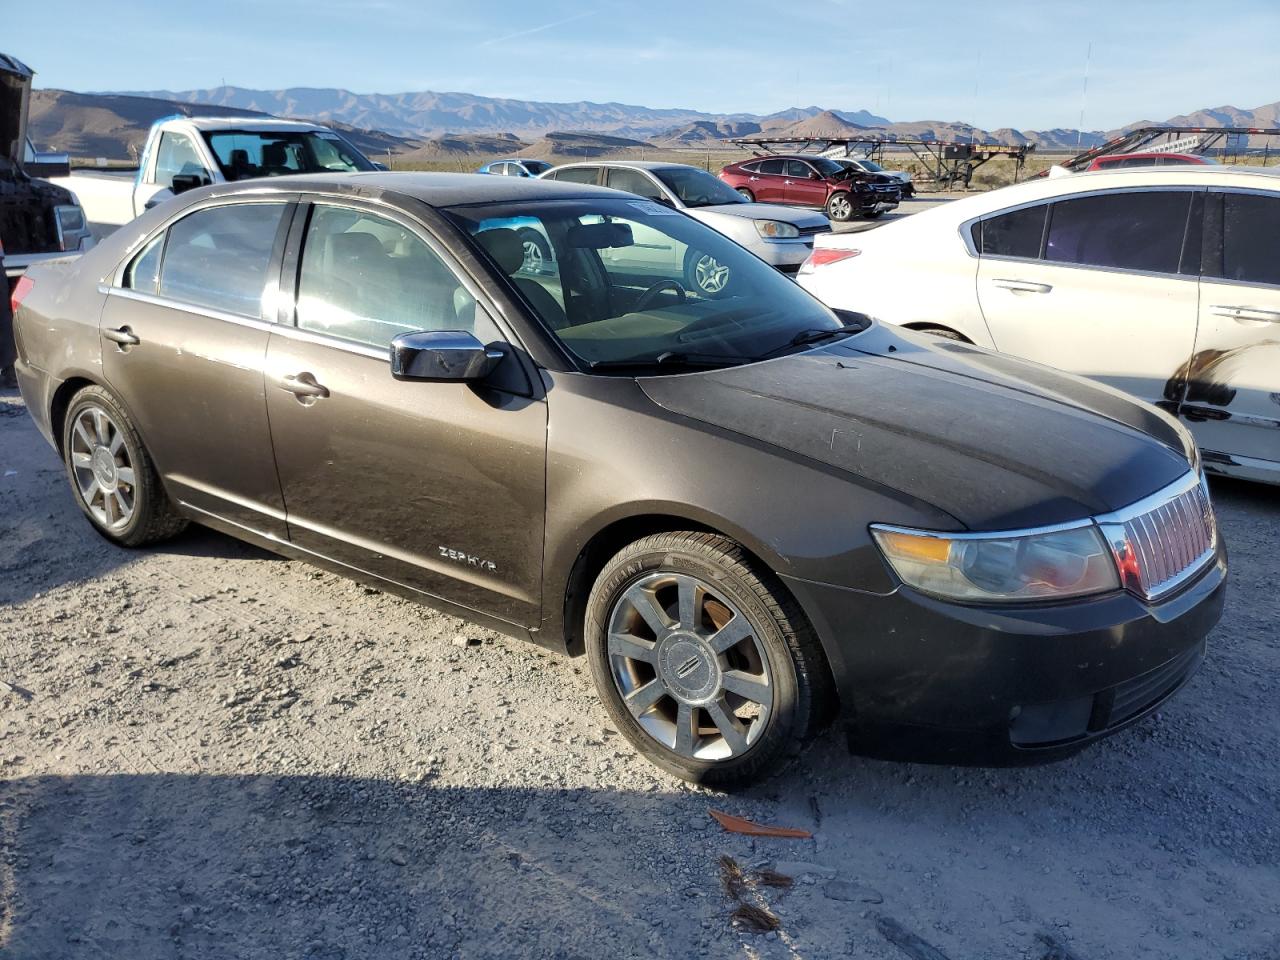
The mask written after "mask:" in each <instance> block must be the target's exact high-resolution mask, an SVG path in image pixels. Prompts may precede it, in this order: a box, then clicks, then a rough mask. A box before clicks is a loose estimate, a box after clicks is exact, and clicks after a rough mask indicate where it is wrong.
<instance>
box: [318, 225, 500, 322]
mask: <svg viewBox="0 0 1280 960" xmlns="http://www.w3.org/2000/svg"><path fill="white" fill-rule="evenodd" d="M517 249H519V246H518V245H517ZM297 323H298V327H299V328H301V329H303V330H311V331H314V332H316V333H323V334H327V335H329V336H333V337H339V338H341V339H343V340H350V341H353V342H355V343H361V344H366V345H368V346H372V347H386V346H388V345H389V344H390V343H391V340H392V339H393V338H394V337H396V336H397V335H399V334H401V333H412V332H415V331H419V330H467V331H470V332H473V333H475V334H476V335H477V336H479V337H480V338H481V339H482V340H484V341H485V342H489V341H491V340H495V339H498V332H497V329H496V328H495V327H494V326H493V324H492V321H490V320H488V318H487V317H485V316H484V315H483V314H482V313H481V314H479V315H477V309H476V301H475V298H474V297H472V296H471V294H470V293H468V292H467V290H466V288H465V287H463V286H462V284H461V283H459V282H458V278H457V277H456V276H455V275H454V273H453V271H452V270H450V269H449V268H448V266H446V265H445V263H444V262H443V261H442V260H441V259H440V258H439V257H438V256H436V254H435V253H434V252H433V251H432V250H431V248H430V247H428V246H427V244H426V243H425V242H424V241H423V240H422V238H421V237H419V236H418V235H417V234H415V233H414V232H413V231H411V230H410V229H409V228H408V227H405V226H402V225H400V224H398V223H396V222H395V221H392V220H387V219H385V218H383V217H378V216H374V215H373V214H370V213H365V212H363V211H360V210H352V209H349V208H347V207H335V206H328V205H324V204H320V205H317V206H316V207H315V209H314V211H313V212H312V214H311V222H310V224H309V225H308V227H307V239H306V246H305V247H304V248H303V251H302V272H301V275H300V276H299V278H298V306H297Z"/></svg>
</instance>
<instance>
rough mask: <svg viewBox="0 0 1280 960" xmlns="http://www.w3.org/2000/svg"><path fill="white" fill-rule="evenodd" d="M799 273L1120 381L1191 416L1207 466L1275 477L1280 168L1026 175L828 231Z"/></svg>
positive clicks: (854, 300) (909, 317)
mask: <svg viewBox="0 0 1280 960" xmlns="http://www.w3.org/2000/svg"><path fill="white" fill-rule="evenodd" d="M798 279H799V282H800V283H801V285H803V286H804V287H805V288H806V289H808V290H809V291H810V292H811V293H813V294H814V295H815V296H817V297H818V298H819V299H821V300H823V301H825V302H826V303H827V304H829V305H830V306H833V307H838V308H842V309H848V310H857V311H862V312H864V313H868V314H871V315H873V316H875V317H878V318H879V319H881V320H883V321H886V322H888V323H894V324H899V325H901V326H905V327H911V328H914V329H917V330H927V331H930V332H933V333H936V334H938V335H940V336H944V337H948V338H950V339H953V340H959V341H965V342H968V343H973V344H977V345H979V346H982V347H987V348H990V349H993V350H997V351H999V352H1001V353H1008V354H1012V355H1014V356H1017V357H1022V358H1025V359H1028V360H1035V361H1039V362H1040V363H1044V364H1048V365H1051V366H1054V367H1058V368H1060V369H1063V370H1067V371H1070V372H1073V373H1079V374H1083V375H1085V376H1089V377H1094V378H1096V379H1098V380H1101V381H1103V382H1105V383H1108V384H1111V385H1112V386H1115V387H1117V388H1119V389H1120V390H1123V391H1125V392H1127V393H1130V394H1134V395H1136V396H1138V397H1140V398H1142V399H1144V400H1147V401H1148V402H1150V403H1153V404H1156V405H1157V406H1159V407H1161V408H1163V409H1164V410H1166V411H1168V412H1169V413H1172V414H1174V415H1175V416H1177V417H1178V418H1179V419H1181V420H1182V421H1184V422H1185V423H1186V424H1187V425H1188V426H1189V427H1190V429H1191V431H1192V433H1193V434H1194V435H1195V436H1196V439H1197V441H1198V443H1199V444H1200V447H1201V450H1202V451H1203V458H1204V464H1205V467H1206V469H1207V470H1209V471H1211V472H1214V473H1223V474H1230V475H1233V476H1239V477H1245V478H1250V479H1255V480H1263V481H1266V482H1271V483H1280V170H1275V169H1269V170H1263V169H1260V168H1249V167H1212V166H1196V167H1156V168H1146V169H1138V168H1134V169H1125V170H1117V171H1105V172H1097V173H1083V174H1077V175H1075V176H1072V177H1069V178H1045V179H1040V180H1033V181H1030V182H1028V183H1024V184H1020V185H1018V186H1013V187H1006V188H1004V189H1002V190H995V191H992V192H990V193H986V194H983V195H980V196H975V197H969V198H966V199H963V200H957V201H955V202H952V203H948V204H945V205H943V206H940V207H936V208H934V209H931V210H927V211H925V212H923V213H919V214H916V215H915V216H912V217H908V218H905V219H903V220H900V221H896V222H893V223H889V224H886V225H885V226H883V227H879V228H878V229H876V230H871V231H868V232H866V233H858V234H841V235H834V236H830V237H822V238H819V241H818V243H817V245H816V246H815V249H814V254H813V256H812V257H811V258H810V259H809V261H808V262H806V264H805V265H804V266H803V267H801V269H800V275H799V278H798ZM1052 439H1053V438H1051V437H1046V438H1045V441H1046V442H1049V443H1051V442H1052Z"/></svg>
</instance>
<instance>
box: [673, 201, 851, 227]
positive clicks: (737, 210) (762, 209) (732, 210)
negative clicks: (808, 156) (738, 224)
mask: <svg viewBox="0 0 1280 960" xmlns="http://www.w3.org/2000/svg"><path fill="white" fill-rule="evenodd" d="M685 212H686V213H688V214H689V215H690V216H693V217H696V216H698V214H700V213H714V214H721V215H723V216H726V217H743V218H745V219H747V220H781V221H782V222H783V223H790V224H794V225H795V226H797V227H800V228H801V229H804V228H805V227H824V228H830V226H831V223H830V221H829V220H827V218H826V217H824V216H823V215H822V214H820V213H815V212H814V211H812V210H800V209H797V208H795V207H784V206H782V205H781V204H777V203H717V204H713V205H711V206H708V207H689V208H688V210H686V211H685Z"/></svg>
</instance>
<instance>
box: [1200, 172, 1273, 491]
mask: <svg viewBox="0 0 1280 960" xmlns="http://www.w3.org/2000/svg"><path fill="white" fill-rule="evenodd" d="M1204 251H1205V255H1204V269H1203V274H1202V276H1201V279H1200V324H1199V327H1198V329H1197V331H1196V343H1195V352H1194V354H1193V355H1192V357H1191V359H1190V361H1189V362H1188V364H1187V365H1186V368H1185V370H1184V371H1183V379H1184V380H1185V383H1186V399H1185V402H1184V405H1183V416H1184V418H1185V419H1186V420H1187V421H1188V424H1189V426H1190V427H1191V430H1192V432H1193V433H1194V434H1195V435H1196V439H1197V441H1198V442H1199V444H1200V446H1201V447H1202V448H1203V449H1204V450H1205V451H1206V453H1207V454H1208V457H1209V458H1210V459H1212V458H1214V457H1226V458H1229V459H1235V460H1237V461H1239V464H1240V465H1243V466H1245V467H1246V469H1248V468H1250V467H1259V466H1261V467H1263V468H1265V469H1268V470H1280V195H1278V194H1277V193H1275V192H1273V191H1261V190H1259V191H1246V190H1215V191H1211V192H1210V193H1209V194H1208V197H1207V200H1206V216H1205V243H1204ZM1254 461H1258V463H1254Z"/></svg>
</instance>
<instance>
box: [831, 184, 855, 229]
mask: <svg viewBox="0 0 1280 960" xmlns="http://www.w3.org/2000/svg"><path fill="white" fill-rule="evenodd" d="M827 218H828V219H830V220H835V221H837V222H838V223H845V222H846V221H849V220H852V219H853V199H852V198H851V197H850V196H849V194H848V192H847V191H845V190H839V191H837V192H836V193H833V194H832V195H831V196H830V197H828V198H827Z"/></svg>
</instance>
